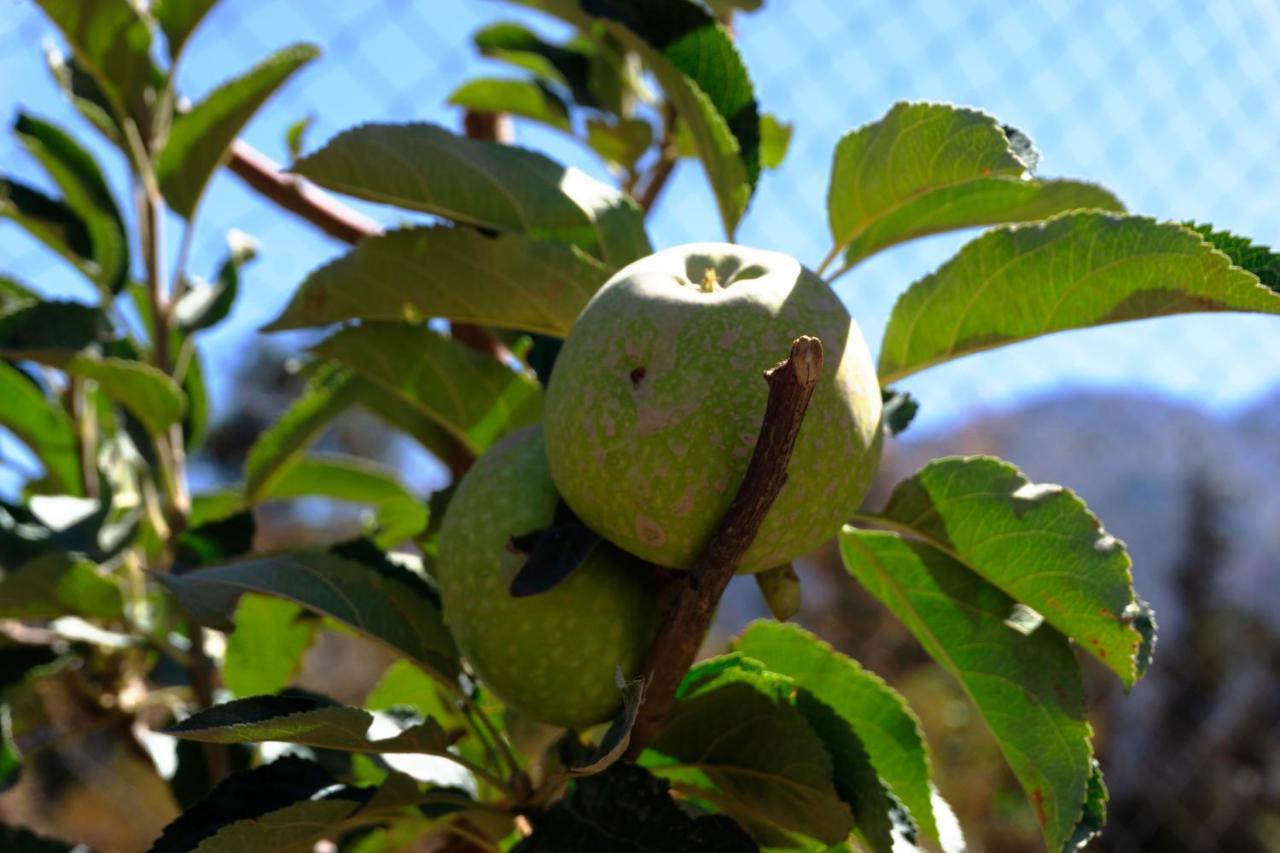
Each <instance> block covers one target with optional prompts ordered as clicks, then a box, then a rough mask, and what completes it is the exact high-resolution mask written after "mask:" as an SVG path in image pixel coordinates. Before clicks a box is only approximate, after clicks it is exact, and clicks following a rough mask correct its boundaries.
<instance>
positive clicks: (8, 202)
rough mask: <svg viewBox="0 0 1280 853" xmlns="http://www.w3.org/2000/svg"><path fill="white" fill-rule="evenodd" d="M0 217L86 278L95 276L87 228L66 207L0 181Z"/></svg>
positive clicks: (18, 185) (6, 180)
mask: <svg viewBox="0 0 1280 853" xmlns="http://www.w3.org/2000/svg"><path fill="white" fill-rule="evenodd" d="M0 216H4V217H7V218H9V219H12V220H13V221H14V222H16V223H18V224H19V225H21V226H22V227H23V228H25V229H26V230H27V231H28V232H29V233H30V234H31V236H32V237H35V238H36V239H37V240H39V241H40V242H41V243H44V244H45V245H46V246H48V247H49V248H50V249H52V250H53V251H55V252H57V253H58V254H59V255H62V257H64V258H66V259H67V260H68V261H70V262H71V263H72V264H73V265H74V266H75V267H76V268H77V269H79V270H80V271H81V272H83V273H84V274H85V275H86V276H88V277H89V278H93V277H94V275H95V274H96V273H97V270H98V267H97V264H96V263H94V260H93V238H92V237H91V236H90V234H89V228H88V226H87V225H86V224H85V222H84V220H83V219H81V218H80V217H79V216H77V215H76V212H75V211H74V210H72V209H71V207H70V206H69V205H67V204H65V203H63V202H61V201H58V200H57V199H54V198H50V197H49V196H47V195H45V194H44V193H42V192H40V191H39V190H37V189H35V188H33V187H30V186H27V185H26V184H23V183H20V182H18V181H14V180H11V179H9V178H0Z"/></svg>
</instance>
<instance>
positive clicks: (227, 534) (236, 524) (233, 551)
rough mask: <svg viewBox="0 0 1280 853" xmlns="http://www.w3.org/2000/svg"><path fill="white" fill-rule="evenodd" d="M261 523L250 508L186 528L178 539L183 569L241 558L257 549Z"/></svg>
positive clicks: (179, 560) (188, 569) (187, 569)
mask: <svg viewBox="0 0 1280 853" xmlns="http://www.w3.org/2000/svg"><path fill="white" fill-rule="evenodd" d="M256 529H257V526H256V525H255V524H254V521H253V513H252V512H251V511H249V510H244V511H243V512H238V513H236V514H235V515H231V516H228V517H226V518H220V519H218V520H217V521H210V522H208V523H206V524H202V525H200V526H199V527H196V528H193V529H191V530H188V531H186V532H185V533H183V534H182V536H181V537H180V538H179V539H178V554H177V558H176V559H177V561H178V563H180V564H181V566H180V570H181V571H190V570H191V569H193V568H196V567H197V566H208V565H210V564H213V563H220V562H225V561H227V560H230V559H231V558H232V557H239V556H240V555H242V554H247V553H249V552H250V551H252V550H253V534H254V532H255V531H256Z"/></svg>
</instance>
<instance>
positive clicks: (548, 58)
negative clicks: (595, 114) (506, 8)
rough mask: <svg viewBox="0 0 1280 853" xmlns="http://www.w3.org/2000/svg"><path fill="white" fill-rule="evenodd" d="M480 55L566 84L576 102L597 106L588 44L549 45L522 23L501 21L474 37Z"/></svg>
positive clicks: (538, 76) (551, 80)
mask: <svg viewBox="0 0 1280 853" xmlns="http://www.w3.org/2000/svg"><path fill="white" fill-rule="evenodd" d="M473 40H474V41H475V45H476V48H477V49H479V51H480V54H481V55H482V56H487V57H489V58H490V59H496V60H499V61H502V62H506V63H508V64H510V65H514V66H515V67H517V68H523V69H524V70H526V71H530V72H532V73H533V74H534V75H535V76H536V77H537V78H538V79H540V80H542V81H544V82H547V83H552V84H557V85H560V86H563V87H565V88H566V89H568V90H570V91H571V92H572V93H573V97H574V100H576V101H577V102H578V103H580V104H582V105H584V106H589V107H596V106H600V105H599V103H597V101H596V99H595V98H594V97H593V95H592V93H591V85H590V75H591V50H590V48H589V46H588V44H587V43H584V42H576V43H575V42H571V43H569V44H567V45H558V44H551V43H550V42H547V41H545V40H543V39H542V37H540V36H539V35H537V34H536V33H534V32H533V31H532V30H530V29H528V28H527V27H525V26H523V25H521V24H514V23H509V22H501V23H497V24H493V25H491V26H488V27H485V28H484V29H482V30H480V31H479V32H477V33H476V34H475V35H474V36H473Z"/></svg>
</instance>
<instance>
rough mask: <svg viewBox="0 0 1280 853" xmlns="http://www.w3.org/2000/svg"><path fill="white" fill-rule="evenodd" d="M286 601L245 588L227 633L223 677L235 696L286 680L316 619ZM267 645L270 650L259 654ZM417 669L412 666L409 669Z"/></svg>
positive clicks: (274, 689) (272, 688)
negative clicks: (249, 591) (231, 628)
mask: <svg viewBox="0 0 1280 853" xmlns="http://www.w3.org/2000/svg"><path fill="white" fill-rule="evenodd" d="M304 614H305V611H304V610H303V609H302V608H301V607H299V606H298V605H296V604H294V603H293V602H291V601H285V600H283V599H279V598H272V597H270V596H266V595H256V594H254V593H246V594H244V595H242V596H240V603H239V604H238V605H237V606H236V611H235V616H234V619H233V621H234V622H235V626H236V628H235V630H234V631H232V632H231V634H230V635H228V637H227V653H226V657H225V659H224V661H223V665H222V680H223V682H224V683H225V684H226V686H227V689H228V690H230V691H231V692H232V693H233V694H235V695H236V696H239V697H245V696H261V695H263V694H266V693H275V692H277V691H279V690H282V689H283V688H284V687H286V686H287V685H288V684H289V681H290V680H291V679H292V678H293V676H294V675H295V674H296V673H297V671H298V667H299V666H300V665H301V664H302V655H303V654H304V653H305V652H306V650H307V649H308V648H309V647H310V646H311V642H312V640H313V639H314V638H315V634H316V629H317V628H318V627H319V624H320V621H319V620H318V619H315V618H312V617H310V616H307V615H304ZM263 649H270V650H271V653H270V654H263ZM414 671H415V672H416V671H417V670H416V669H415V670H414Z"/></svg>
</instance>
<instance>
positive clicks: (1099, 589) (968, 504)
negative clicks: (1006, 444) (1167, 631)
mask: <svg viewBox="0 0 1280 853" xmlns="http://www.w3.org/2000/svg"><path fill="white" fill-rule="evenodd" d="M861 517H862V518H863V519H865V520H866V521H869V522H870V523H872V524H875V525H880V526H886V527H889V528H891V529H893V530H895V531H897V532H899V533H902V534H904V535H906V536H910V537H912V538H916V539H920V540H922V541H924V542H926V543H928V544H929V545H930V546H932V547H933V548H936V549H937V550H939V551H942V552H944V553H946V554H947V555H948V556H949V557H950V558H951V559H953V560H955V561H956V562H958V563H960V564H962V565H964V566H967V567H968V568H969V569H970V570H972V571H974V572H977V573H978V574H979V575H981V576H982V577H984V578H986V579H987V580H988V581H990V582H991V583H993V584H995V585H996V586H997V587H999V588H1000V589H1001V590H1003V591H1004V592H1005V594H1007V595H1009V596H1010V597H1011V598H1013V599H1014V600H1015V601H1018V602H1021V603H1022V604H1025V605H1027V606H1028V607H1031V608H1032V609H1033V610H1035V611H1036V613H1038V614H1039V615H1040V616H1043V617H1044V619H1045V620H1046V621H1047V622H1048V623H1049V624H1050V625H1052V626H1053V627H1055V628H1057V629H1058V630H1059V631H1061V632H1062V633H1063V634H1066V635H1067V636H1068V637H1070V638H1071V639H1073V640H1075V642H1076V644H1077V645H1078V646H1079V647H1080V648H1082V649H1084V650H1085V651H1086V652H1088V653H1089V654H1091V655H1093V656H1094V657H1096V658H1097V659H1098V660H1100V661H1102V662H1103V663H1104V664H1105V665H1106V666H1107V667H1108V668H1110V669H1111V670H1112V671H1113V672H1115V673H1116V675H1118V676H1120V679H1121V680H1122V681H1123V682H1124V685H1125V688H1126V689H1127V688H1129V687H1132V686H1133V684H1134V682H1136V681H1137V680H1138V679H1139V678H1141V677H1142V675H1143V670H1141V669H1139V668H1138V660H1139V656H1140V653H1141V652H1142V651H1143V649H1144V648H1146V647H1147V646H1149V645H1150V642H1149V641H1148V638H1146V637H1144V636H1143V634H1142V632H1141V631H1139V630H1138V628H1137V627H1136V626H1135V625H1134V620H1135V618H1136V617H1137V616H1138V614H1140V613H1141V612H1142V611H1143V610H1144V609H1145V608H1144V605H1143V604H1142V603H1141V602H1140V601H1139V600H1138V597H1137V596H1136V595H1135V593H1134V591H1133V575H1132V573H1131V571H1130V569H1131V568H1132V566H1133V561H1132V560H1131V559H1130V558H1129V553H1128V551H1126V550H1125V547H1124V543H1123V542H1120V541H1119V540H1118V539H1116V538H1115V537H1114V536H1112V535H1111V534H1109V533H1107V531H1105V530H1104V529H1103V528H1102V522H1101V521H1099V520H1098V517H1097V516H1095V515H1094V514H1093V513H1091V512H1090V511H1089V509H1088V507H1086V506H1085V504H1084V501H1082V500H1081V499H1080V498H1079V497H1077V496H1076V495H1075V494H1074V493H1073V492H1071V491H1069V490H1067V489H1064V488H1062V487H1061V486H1054V485H1048V484H1043V483H1033V482H1031V481H1030V480H1028V479H1027V477H1026V475H1025V474H1023V473H1022V472H1021V471H1019V470H1018V469H1017V468H1015V467H1014V466H1013V465H1011V464H1009V463H1008V462H1004V461H1002V460H1000V459H996V458H994V457H990V456H966V457H948V458H944V459H935V460H934V461H932V462H930V463H929V464H927V465H925V466H924V467H923V468H921V469H920V470H919V471H917V472H916V473H915V474H914V475H913V476H911V477H910V478H908V479H906V480H903V481H902V482H901V483H899V484H898V486H897V487H896V488H895V489H894V491H893V494H892V495H891V496H890V498H889V502H888V504H887V505H886V506H885V508H884V510H883V511H881V512H879V513H874V514H867V515H864V516H861Z"/></svg>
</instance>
